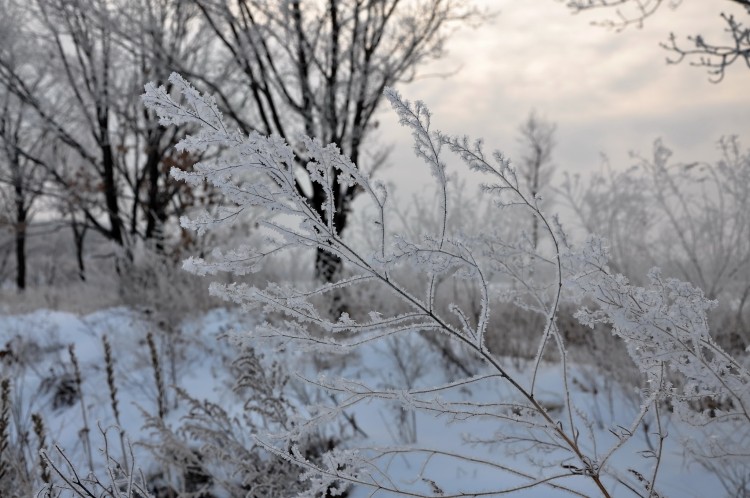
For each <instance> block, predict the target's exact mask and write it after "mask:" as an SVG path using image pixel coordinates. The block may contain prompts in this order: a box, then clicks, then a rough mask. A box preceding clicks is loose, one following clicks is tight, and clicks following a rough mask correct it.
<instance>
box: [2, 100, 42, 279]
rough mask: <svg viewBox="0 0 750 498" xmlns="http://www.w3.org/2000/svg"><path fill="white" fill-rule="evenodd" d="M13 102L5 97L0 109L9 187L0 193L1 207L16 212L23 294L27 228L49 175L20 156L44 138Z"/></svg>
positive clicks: (18, 269)
mask: <svg viewBox="0 0 750 498" xmlns="http://www.w3.org/2000/svg"><path fill="white" fill-rule="evenodd" d="M13 100H14V99H13V98H12V96H10V95H7V94H6V95H4V96H3V100H2V109H0V184H5V185H7V186H8V187H9V189H8V190H9V191H0V205H3V204H4V205H5V206H6V208H7V210H8V212H9V213H10V212H12V213H13V214H12V218H10V220H9V221H10V222H11V225H12V230H13V236H14V240H15V256H16V287H17V288H18V290H19V291H23V290H24V289H25V288H26V239H27V236H28V235H27V234H28V225H29V222H30V221H31V217H32V208H33V205H34V204H35V202H36V201H37V200H38V198H39V196H40V195H41V194H42V188H43V185H44V183H45V181H46V178H47V175H46V170H45V169H44V168H42V167H41V165H40V164H39V163H38V162H35V161H32V160H29V158H28V157H26V156H24V155H22V154H20V153H19V151H20V150H21V148H22V147H24V148H26V147H28V148H29V149H32V150H38V149H40V148H41V147H43V141H44V138H45V137H44V134H43V133H38V131H37V130H31V129H29V123H28V122H27V121H25V119H24V118H25V111H26V109H24V107H23V106H21V105H19V104H18V103H17V102H13ZM14 104H15V105H14ZM24 142H26V143H24Z"/></svg>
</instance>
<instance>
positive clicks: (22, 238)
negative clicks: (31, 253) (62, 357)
mask: <svg viewBox="0 0 750 498" xmlns="http://www.w3.org/2000/svg"><path fill="white" fill-rule="evenodd" d="M18 215H19V216H18V219H17V220H16V227H15V232H16V234H15V235H16V287H18V290H19V291H23V290H24V289H26V213H25V212H24V213H18Z"/></svg>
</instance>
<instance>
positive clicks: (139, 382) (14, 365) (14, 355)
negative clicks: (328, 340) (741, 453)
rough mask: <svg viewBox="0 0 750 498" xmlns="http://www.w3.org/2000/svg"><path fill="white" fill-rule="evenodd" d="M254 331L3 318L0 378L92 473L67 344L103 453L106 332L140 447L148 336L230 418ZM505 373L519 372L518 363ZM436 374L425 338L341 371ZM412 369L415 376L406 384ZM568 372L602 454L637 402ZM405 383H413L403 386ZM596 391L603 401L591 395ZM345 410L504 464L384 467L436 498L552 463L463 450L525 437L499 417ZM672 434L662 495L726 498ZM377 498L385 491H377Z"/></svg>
mask: <svg viewBox="0 0 750 498" xmlns="http://www.w3.org/2000/svg"><path fill="white" fill-rule="evenodd" d="M254 323H257V317H253V316H248V315H247V314H242V313H240V312H234V311H227V310H223V309H218V310H213V311H210V312H207V313H205V314H203V315H201V316H199V317H197V318H193V319H190V320H187V321H185V322H183V323H181V324H177V325H175V326H174V327H173V331H172V333H169V334H168V333H164V332H163V331H161V332H157V331H156V329H155V328H154V325H153V324H152V320H150V319H149V318H148V317H145V316H143V315H141V314H139V313H137V312H135V311H133V310H130V309H126V308H111V309H106V310H102V311H99V312H95V313H91V314H88V315H85V316H76V315H74V314H71V313H67V312H58V311H49V310H38V311H36V312H33V313H30V314H25V315H5V316H0V345H1V346H2V347H3V348H4V351H5V352H6V354H5V356H4V357H3V358H2V360H1V361H2V363H0V365H2V375H3V376H6V377H10V378H11V379H12V401H13V410H14V419H15V420H16V421H17V423H19V424H21V425H22V426H23V427H24V428H25V430H28V431H29V432H31V418H30V415H31V413H40V414H42V416H43V419H44V421H45V424H46V425H47V429H48V442H51V441H54V442H56V443H57V444H59V445H60V447H62V448H63V449H64V450H65V451H66V453H67V455H68V456H69V457H70V459H71V460H72V461H73V462H76V464H77V465H79V466H80V468H82V469H84V470H85V468H86V463H85V462H86V459H85V453H84V444H83V439H82V432H81V429H82V428H83V421H82V408H81V405H80V403H79V402H78V401H77V400H76V399H75V396H72V395H71V393H70V389H71V384H70V381H69V379H70V378H71V375H72V372H73V370H72V366H71V360H70V356H69V351H68V347H69V345H71V344H72V345H73V346H74V349H75V354H76V356H77V358H78V361H79V363H80V368H81V373H82V375H81V377H82V380H83V384H82V391H83V393H84V400H85V411H86V416H87V417H88V420H89V425H90V426H91V428H92V433H91V441H92V446H93V447H94V449H95V451H96V449H97V448H100V447H101V446H102V437H101V434H99V433H97V432H98V431H97V430H96V426H97V424H98V425H99V426H101V427H102V428H107V427H111V426H113V425H115V418H114V412H113V408H112V404H111V402H110V392H109V387H108V384H107V373H106V368H105V361H104V349H103V342H102V337H103V336H105V335H106V336H107V338H108V340H109V342H110V343H111V346H112V351H113V358H114V363H115V383H116V387H117V389H118V394H117V399H118V401H119V411H120V421H121V425H122V427H123V429H125V431H126V432H127V434H128V436H129V437H130V439H131V440H132V441H133V442H139V441H149V440H150V439H151V438H152V437H153V436H152V435H151V434H150V433H149V432H147V431H145V430H143V429H142V426H143V423H144V420H145V419H144V414H143V413H144V412H146V413H150V414H155V413H156V412H157V389H156V382H155V380H154V370H153V366H152V363H151V356H150V353H149V348H148V345H147V341H146V335H147V333H148V332H152V333H154V337H155V340H156V343H157V347H158V349H159V351H160V362H161V368H162V372H163V377H164V384H165V385H167V386H172V385H173V384H174V385H177V386H179V387H181V388H182V389H184V390H185V391H186V392H188V393H189V394H190V395H191V396H192V397H194V398H196V399H207V400H211V401H213V402H216V403H219V404H220V405H221V406H223V407H225V408H226V409H227V411H228V412H230V413H238V412H240V411H241V410H242V406H243V400H242V399H240V398H239V397H238V396H237V395H236V394H234V393H233V391H232V385H233V383H234V380H235V379H234V377H233V374H232V370H231V369H230V365H231V362H232V360H233V358H234V356H235V353H236V352H235V350H234V348H233V346H232V345H231V343H230V342H229V341H227V340H222V339H219V337H220V336H222V335H223V334H225V333H226V332H229V331H231V330H247V329H250V328H251V327H252V326H253V324H254ZM394 348H396V349H398V351H399V354H400V355H401V358H402V360H403V359H404V358H406V359H407V360H408V361H407V362H406V365H404V364H403V362H402V364H401V365H400V366H399V365H398V364H397V361H396V356H397V355H396V354H394ZM280 354H283V358H280V360H283V361H284V362H291V361H295V362H305V361H310V358H309V354H308V355H307V357H306V356H304V355H299V354H295V352H294V351H286V352H284V353H280ZM508 364H509V365H512V362H510V361H509V362H508ZM440 365H441V361H440V359H439V358H438V357H437V355H436V354H435V353H434V352H432V351H431V350H429V349H428V348H427V347H425V345H424V344H421V343H420V339H419V338H413V339H410V340H404V341H401V342H399V343H391V344H388V343H381V344H376V345H371V346H367V347H366V348H364V349H362V350H361V351H360V353H359V355H358V356H357V357H356V358H353V359H351V360H350V361H348V362H345V363H344V364H343V365H342V366H341V367H340V368H339V373H343V374H346V375H347V376H350V377H357V376H359V377H360V378H363V379H368V381H369V382H370V383H371V384H377V385H381V386H403V385H404V383H405V382H408V383H411V385H412V386H413V387H419V386H428V385H436V384H441V383H443V382H445V380H446V377H445V372H444V371H443V369H442V368H441V367H440ZM405 367H406V368H405ZM310 368H312V367H310ZM509 368H511V367H509ZM404 372H409V373H407V374H406V375H405V374H404ZM570 372H571V373H570V379H569V380H570V384H571V385H572V393H573V400H574V402H575V405H576V406H577V407H578V408H579V409H580V410H581V412H582V413H586V414H588V417H589V418H590V434H581V440H582V441H584V442H583V445H584V446H585V447H588V448H589V449H591V448H592V447H593V445H594V444H596V447H597V450H598V451H599V453H601V452H603V451H604V448H606V447H607V446H609V445H611V444H613V443H614V441H615V438H614V436H613V435H612V433H611V432H610V429H616V428H617V427H618V426H624V427H626V426H628V425H629V424H630V423H631V420H632V418H633V416H634V415H635V414H636V413H637V411H638V410H639V408H640V407H639V406H638V404H637V401H634V400H637V397H634V396H628V395H625V394H624V393H623V392H622V390H621V389H620V388H619V387H617V386H615V385H613V384H611V383H606V382H604V376H603V375H600V374H599V373H597V372H593V371H591V370H587V369H586V368H584V367H573V368H571V371H570ZM518 375H519V376H520V377H521V378H523V377H524V375H525V374H524V373H523V372H518ZM407 376H408V377H411V378H408V379H407V378H406V377H407ZM66 379H67V380H66ZM574 379H575V380H574ZM537 382H538V390H537V392H538V393H539V394H538V399H540V400H542V401H543V402H544V403H546V404H547V406H550V407H554V406H555V405H561V403H562V398H561V395H560V394H559V393H560V392H561V383H562V376H561V375H560V369H559V366H557V365H543V367H542V370H541V373H540V375H539V378H538V381H537ZM594 388H596V390H597V394H596V395H592V391H593V390H594ZM168 392H169V394H168V398H169V399H168V405H169V406H168V409H169V411H168V414H167V416H166V419H167V420H168V423H171V424H178V423H179V421H180V417H181V416H182V415H184V413H185V407H184V406H182V405H181V406H176V405H175V404H174V403H175V397H174V394H173V390H172V389H171V388H170V389H168ZM445 398H446V399H450V400H453V401H459V400H471V401H475V402H483V401H484V402H490V401H494V400H498V399H500V400H506V399H512V398H513V394H512V392H511V391H510V389H509V388H508V386H507V384H506V383H504V382H502V380H501V379H490V380H487V381H482V382H476V383H473V384H472V385H471V386H470V387H468V388H464V389H460V390H453V391H452V392H451V393H449V394H446V395H445ZM552 409H554V408H552ZM347 413H349V414H350V415H353V416H354V417H355V419H356V421H357V423H358V425H359V426H360V427H361V428H362V430H363V431H364V432H365V433H366V434H367V439H364V438H363V437H361V436H360V437H359V438H357V439H354V440H351V444H357V445H363V446H371V447H393V446H394V445H395V444H397V443H403V442H404V440H405V438H406V439H407V440H408V438H409V437H414V436H415V437H416V441H414V440H413V439H412V441H411V442H412V443H413V445H414V446H422V447H426V448H432V449H435V450H440V451H442V452H445V453H462V454H464V455H473V456H476V457H478V458H482V457H484V458H491V459H492V461H493V462H495V464H496V466H495V467H490V466H488V465H479V464H477V465H468V464H467V463H461V464H457V463H456V460H455V459H452V458H448V457H445V456H439V455H433V456H432V457H429V454H428V453H414V454H410V455H407V456H403V455H398V456H392V457H389V458H390V460H389V461H388V462H387V465H386V466H385V467H387V469H388V472H389V475H390V477H391V478H392V479H393V480H394V481H395V482H398V483H400V484H401V485H403V486H406V487H412V488H413V489H418V490H422V491H429V489H430V487H431V486H432V484H431V481H434V482H435V483H439V485H440V486H441V487H442V488H441V489H442V491H444V492H445V493H446V494H448V493H450V492H461V491H466V492H468V491H469V490H475V491H476V490H482V489H496V488H497V487H498V483H502V484H501V485H502V486H505V487H512V486H515V485H522V484H524V483H526V482H528V479H525V478H521V477H517V476H513V475H512V474H510V473H508V472H503V471H501V470H499V466H508V467H513V468H514V469H519V470H522V471H524V472H526V473H527V474H529V475H534V476H537V475H539V474H538V473H539V472H540V471H539V470H538V469H539V464H540V463H543V462H544V461H545V460H547V459H548V456H547V455H546V454H544V453H543V452H541V451H538V450H536V449H535V447H534V446H533V445H529V444H528V443H524V442H518V443H516V444H515V445H512V446H511V447H510V449H511V450H513V451H508V447H505V446H500V445H497V444H494V445H484V444H480V445H468V444H467V443H466V438H467V437H468V438H472V439H490V438H492V437H493V434H495V433H496V432H497V431H500V432H503V434H504V435H506V436H508V435H512V434H516V435H520V434H522V433H521V432H519V431H518V429H512V428H510V427H507V426H506V425H500V424H499V423H498V421H497V420H480V419H478V418H476V417H472V418H469V419H468V420H465V421H459V422H451V421H450V420H449V419H448V418H447V417H445V416H440V415H435V414H430V413H422V412H415V413H416V415H415V418H414V422H415V424H414V426H410V425H409V424H408V423H407V424H406V425H404V426H402V428H405V429H406V432H404V431H402V432H400V433H399V431H398V425H397V424H394V422H393V420H394V417H395V416H397V415H398V414H399V411H398V409H395V408H394V407H393V406H392V405H390V404H388V402H383V403H379V402H362V403H360V404H356V405H354V406H353V407H352V408H351V409H349V410H347ZM576 416H579V415H576ZM407 422H408V417H407ZM410 427H411V428H412V429H414V428H415V429H416V432H415V433H414V434H410V433H409V431H408V429H409V428H410ZM666 427H667V433H668V437H667V439H666V441H665V444H666V445H665V450H664V458H663V459H662V462H661V469H660V473H659V478H658V484H657V489H658V491H659V492H660V493H661V494H662V495H663V496H672V497H707V496H717V490H720V489H721V486H720V484H719V483H718V481H717V479H716V478H715V477H714V476H712V475H711V474H709V473H707V472H705V471H704V470H703V469H702V468H701V467H699V466H698V465H695V464H694V465H688V462H686V461H685V460H684V458H683V450H682V447H681V444H680V440H681V438H682V437H688V436H690V434H691V430H692V429H691V428H690V427H686V426H684V425H681V424H679V423H677V422H675V421H668V422H667V425H666ZM513 431H515V432H513ZM645 437H646V436H645V433H644V432H643V431H640V432H639V433H638V434H637V435H636V437H634V438H633V439H632V440H631V441H630V442H629V443H627V444H626V445H625V447H624V448H622V449H621V450H620V451H619V452H618V454H617V455H616V456H615V457H613V459H612V460H611V466H612V467H614V468H617V469H622V470H621V472H620V473H621V475H622V476H623V477H625V478H626V479H627V480H628V481H629V482H634V478H633V476H632V474H629V473H628V472H627V471H626V469H635V470H637V471H639V472H641V473H642V474H644V475H650V473H651V470H650V469H651V466H652V465H653V460H652V459H651V460H650V459H647V458H643V456H642V455H643V453H641V452H643V451H645V450H647V449H648V446H647V445H646V442H645ZM652 438H653V436H652ZM134 451H135V452H136V457H137V460H138V463H139V465H140V466H141V467H142V468H143V470H144V472H145V473H146V475H148V474H149V473H151V472H155V471H156V468H157V467H156V464H155V462H154V461H153V457H152V456H151V455H150V453H149V452H148V451H147V450H146V449H144V448H142V447H140V446H138V445H135V447H134ZM428 457H429V458H428ZM381 462H386V460H385V459H383V460H381ZM543 472H544V474H545V475H550V474H555V473H556V474H560V473H564V472H565V471H564V469H561V468H560V467H559V466H557V467H556V468H547V469H544V471H543ZM558 483H559V484H561V485H565V486H570V487H571V488H573V489H576V490H579V491H580V492H581V493H583V494H584V495H587V496H597V494H598V493H597V491H596V489H595V488H594V487H593V486H592V485H591V484H590V483H589V482H588V480H587V479H585V478H581V477H577V476H571V477H567V478H564V479H561V480H560V481H559V482H558ZM614 490H615V495H616V496H623V497H625V496H632V493H631V492H630V491H628V490H627V489H626V488H625V487H624V486H622V485H619V486H614ZM371 492H372V490H368V489H355V490H353V492H352V495H351V496H353V497H366V496H370V493H371ZM377 496H387V494H386V493H383V492H380V493H378V494H377ZM513 496H524V497H553V496H570V494H569V493H566V492H562V491H557V490H554V489H552V488H550V487H547V486H541V487H536V488H533V489H530V490H525V491H518V492H517V493H516V494H514V495H513Z"/></svg>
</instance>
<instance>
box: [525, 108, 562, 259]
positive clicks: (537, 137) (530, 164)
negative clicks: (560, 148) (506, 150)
mask: <svg viewBox="0 0 750 498" xmlns="http://www.w3.org/2000/svg"><path fill="white" fill-rule="evenodd" d="M556 129H557V125H556V124H555V123H552V122H550V121H547V120H545V119H544V118H540V117H539V116H538V115H537V114H536V112H534V111H532V112H531V113H529V116H528V117H527V118H526V121H524V123H523V124H522V125H521V126H519V127H518V141H519V142H520V143H521V147H522V148H523V152H522V153H521V156H520V167H519V170H520V171H519V172H520V174H521V177H522V178H523V179H524V181H525V182H526V187H527V188H528V189H529V192H531V195H532V198H533V199H534V200H535V202H539V201H540V200H541V192H542V190H545V189H546V187H547V186H548V185H549V183H550V179H551V178H552V174H553V173H554V170H555V165H554V163H553V162H552V151H553V150H554V148H555V130H556ZM531 233H532V235H531V236H532V242H533V245H534V248H536V247H537V245H538V243H539V219H538V218H537V217H536V216H532V232H531Z"/></svg>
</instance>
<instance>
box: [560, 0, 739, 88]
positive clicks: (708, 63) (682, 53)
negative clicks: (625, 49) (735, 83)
mask: <svg viewBox="0 0 750 498" xmlns="http://www.w3.org/2000/svg"><path fill="white" fill-rule="evenodd" d="M729 1H730V2H732V3H734V4H739V5H740V6H741V7H742V8H743V9H744V10H745V11H746V14H747V15H748V16H750V0H729ZM681 3H682V1H681V0H668V1H666V0H566V4H567V6H568V7H569V8H570V9H571V10H572V11H573V12H574V13H579V12H583V11H589V10H599V9H609V10H614V12H615V15H614V17H613V18H610V19H607V20H605V21H600V22H595V23H594V24H599V25H603V26H606V27H608V28H611V29H615V30H617V31H621V30H623V29H625V28H627V27H629V26H637V27H642V26H643V23H644V22H645V20H646V19H647V18H649V17H650V16H652V15H653V14H655V13H656V12H657V11H658V10H659V9H660V8H662V7H664V5H667V6H668V7H670V8H672V9H674V8H677V7H678V6H679V5H680V4H681ZM724 5H726V4H724ZM720 16H721V18H722V20H723V22H724V24H725V29H724V31H725V32H726V33H728V35H729V36H728V39H727V40H725V41H708V40H706V39H705V38H704V37H703V36H702V35H700V34H695V35H691V36H688V37H687V45H688V48H685V47H684V46H683V45H682V44H681V43H680V42H678V41H677V37H676V36H675V34H674V33H672V34H670V36H669V40H668V41H667V42H665V43H662V44H661V46H662V47H663V48H665V49H666V50H669V51H671V52H673V53H674V54H675V57H674V58H668V59H667V62H669V63H670V64H677V63H680V62H682V61H683V60H685V59H687V60H689V61H690V64H691V65H693V66H698V67H705V68H706V69H707V70H708V74H709V75H710V79H711V81H713V82H715V83H718V82H720V81H721V80H722V79H724V75H725V73H726V69H727V68H728V67H729V66H730V65H732V64H734V63H735V62H737V61H744V62H745V64H746V65H747V66H748V68H750V27H749V26H747V24H743V22H742V21H741V20H738V19H737V17H735V16H734V15H733V14H727V13H726V12H721V14H720Z"/></svg>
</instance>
